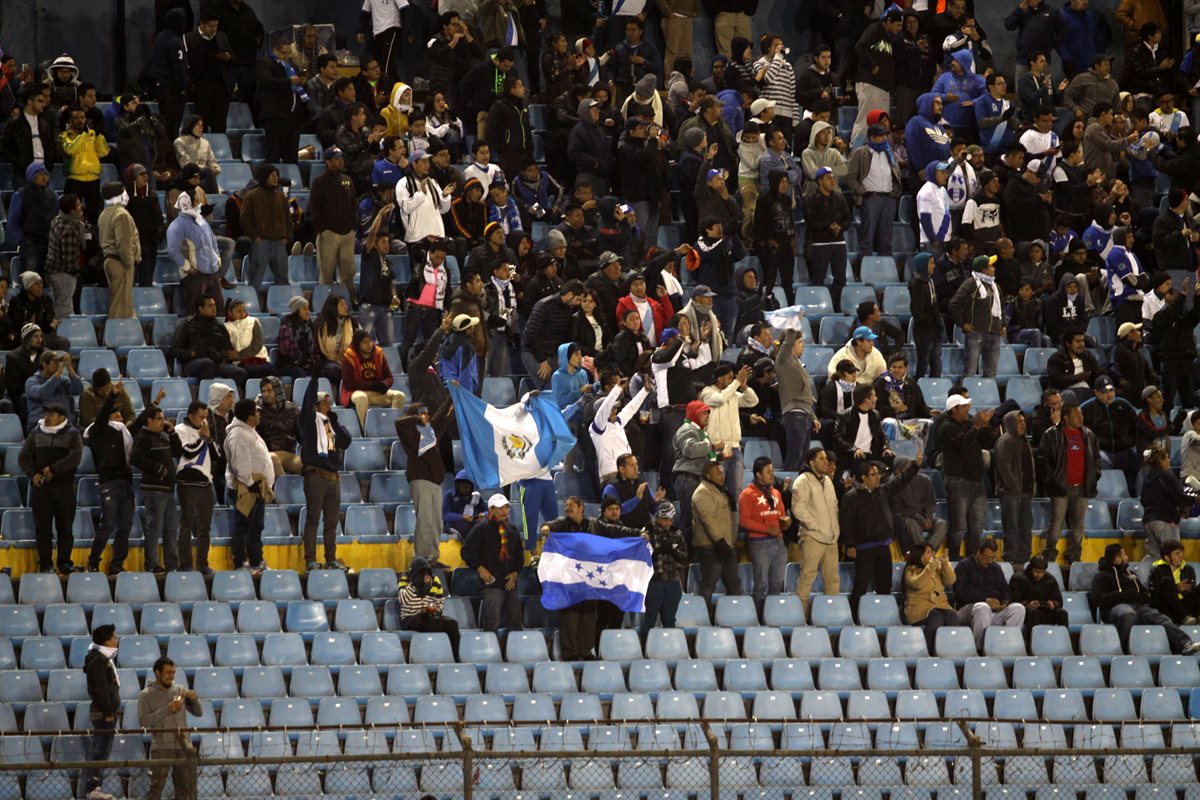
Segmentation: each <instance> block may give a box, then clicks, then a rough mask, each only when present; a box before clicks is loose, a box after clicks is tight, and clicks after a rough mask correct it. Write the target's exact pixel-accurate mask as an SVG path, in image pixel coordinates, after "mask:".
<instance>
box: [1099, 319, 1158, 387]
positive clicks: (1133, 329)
mask: <svg viewBox="0 0 1200 800" xmlns="http://www.w3.org/2000/svg"><path fill="white" fill-rule="evenodd" d="M1145 349H1146V348H1145V345H1143V344H1142V325H1141V323H1137V322H1122V323H1121V324H1120V326H1118V327H1117V344H1116V347H1114V348H1113V352H1112V367H1111V369H1110V370H1109V371H1110V372H1111V373H1112V379H1113V382H1114V383H1116V385H1117V393H1118V394H1119V395H1120V396H1121V397H1123V398H1125V399H1126V400H1128V401H1129V402H1131V403H1136V402H1138V401H1139V400H1140V399H1141V396H1142V389H1145V388H1146V387H1147V386H1159V385H1160V383H1161V381H1162V378H1160V377H1159V376H1158V373H1157V372H1155V371H1154V367H1152V366H1150V360H1149V359H1147V358H1146V356H1145V352H1144V351H1145Z"/></svg>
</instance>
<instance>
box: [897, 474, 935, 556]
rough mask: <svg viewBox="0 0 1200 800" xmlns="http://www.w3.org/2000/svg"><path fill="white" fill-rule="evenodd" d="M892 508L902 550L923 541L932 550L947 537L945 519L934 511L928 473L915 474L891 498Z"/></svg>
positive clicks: (931, 484)
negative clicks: (892, 498) (893, 497)
mask: <svg viewBox="0 0 1200 800" xmlns="http://www.w3.org/2000/svg"><path fill="white" fill-rule="evenodd" d="M892 511H894V512H896V535H897V538H899V539H900V548H901V549H902V550H903V551H904V552H908V551H909V550H911V549H912V548H913V546H915V545H919V544H922V543H924V544H927V545H929V547H930V548H932V549H933V552H934V553H936V552H937V551H938V550H940V549H941V547H942V545H943V544H944V543H945V541H946V520H944V519H942V518H941V517H939V516H937V514H936V511H937V497H936V496H935V495H934V491H933V480H932V479H930V477H929V476H928V475H926V474H925V473H924V472H918V473H917V474H916V475H914V476H913V479H912V481H910V482H909V484H908V485H907V486H905V487H904V488H903V489H901V490H900V493H899V494H897V495H896V497H895V499H894V500H893V501H892Z"/></svg>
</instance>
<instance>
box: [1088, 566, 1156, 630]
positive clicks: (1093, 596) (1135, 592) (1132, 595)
mask: <svg viewBox="0 0 1200 800" xmlns="http://www.w3.org/2000/svg"><path fill="white" fill-rule="evenodd" d="M1099 564H1100V569H1099V570H1098V571H1097V572H1096V576H1095V577H1094V578H1092V588H1091V591H1089V592H1088V602H1089V603H1091V606H1092V610H1093V612H1099V614H1100V621H1101V622H1112V620H1111V619H1109V616H1108V615H1109V612H1111V611H1112V610H1113V606H1117V605H1120V604H1122V603H1124V604H1128V605H1131V606H1144V605H1147V604H1149V602H1150V592H1149V591H1148V590H1147V588H1146V586H1145V585H1144V584H1143V583H1142V582H1141V581H1139V580H1138V578H1137V575H1134V574H1133V572H1131V571H1130V569H1129V564H1127V563H1126V564H1121V565H1120V566H1117V565H1115V564H1113V563H1112V561H1110V560H1109V559H1107V558H1103V557H1101V558H1100V561H1099Z"/></svg>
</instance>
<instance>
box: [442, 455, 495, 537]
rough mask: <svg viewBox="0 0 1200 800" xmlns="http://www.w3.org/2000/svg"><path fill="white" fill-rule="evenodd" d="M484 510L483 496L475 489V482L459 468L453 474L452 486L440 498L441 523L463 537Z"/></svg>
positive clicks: (480, 517)
mask: <svg viewBox="0 0 1200 800" xmlns="http://www.w3.org/2000/svg"><path fill="white" fill-rule="evenodd" d="M484 511H485V509H484V506H483V498H481V497H480V496H479V492H477V491H475V483H474V482H473V481H472V480H471V478H470V476H468V475H467V471H466V470H465V469H460V470H459V471H458V472H457V473H455V475H454V488H452V489H447V490H446V493H445V495H444V496H443V498H442V524H443V525H445V527H447V528H449V529H450V530H453V531H454V532H456V533H457V534H458V537H459V539H464V538H466V535H467V534H468V533H470V532H471V528H473V527H474V526H475V523H476V522H478V521H479V520H480V519H482V518H483V516H484Z"/></svg>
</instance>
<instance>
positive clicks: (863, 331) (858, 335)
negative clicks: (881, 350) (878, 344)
mask: <svg viewBox="0 0 1200 800" xmlns="http://www.w3.org/2000/svg"><path fill="white" fill-rule="evenodd" d="M851 338H853V339H855V340H859V339H870V340H871V341H872V342H873V341H875V340H876V339H878V338H879V337H878V336H876V335H875V332H874V331H872V330H871V329H870V328H868V327H867V326H866V325H859V326H858V327H857V328H855V329H854V335H853V336H852V337H851Z"/></svg>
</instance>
